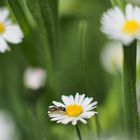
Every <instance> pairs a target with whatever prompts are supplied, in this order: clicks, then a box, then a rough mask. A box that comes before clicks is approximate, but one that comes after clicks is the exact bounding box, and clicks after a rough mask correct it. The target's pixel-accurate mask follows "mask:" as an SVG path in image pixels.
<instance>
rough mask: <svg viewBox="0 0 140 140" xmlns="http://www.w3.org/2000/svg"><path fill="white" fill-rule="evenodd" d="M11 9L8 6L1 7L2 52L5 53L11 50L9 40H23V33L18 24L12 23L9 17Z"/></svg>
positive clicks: (15, 41)
mask: <svg viewBox="0 0 140 140" xmlns="http://www.w3.org/2000/svg"><path fill="white" fill-rule="evenodd" d="M8 16H9V10H8V9H7V8H0V52H1V53H4V52H5V51H6V50H10V48H9V47H8V44H7V42H9V43H12V44H18V43H20V42H22V38H23V34H22V31H21V30H20V28H19V26H18V25H17V24H12V21H11V20H10V19H9V18H8Z"/></svg>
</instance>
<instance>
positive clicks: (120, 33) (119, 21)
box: [101, 4, 140, 45]
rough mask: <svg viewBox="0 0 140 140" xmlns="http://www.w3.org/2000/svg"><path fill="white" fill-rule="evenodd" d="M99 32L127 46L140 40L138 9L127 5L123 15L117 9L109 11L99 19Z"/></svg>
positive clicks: (139, 14) (139, 9) (139, 12)
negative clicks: (100, 25)
mask: <svg viewBox="0 0 140 140" xmlns="http://www.w3.org/2000/svg"><path fill="white" fill-rule="evenodd" d="M101 23H102V27H101V30H102V32H103V33H105V34H106V35H107V36H108V37H109V38H111V39H114V40H116V41H120V42H122V43H123V44H125V45H129V44H130V43H132V42H133V41H134V40H135V39H137V40H139V39H140V8H138V7H136V6H135V7H134V6H132V5H131V4H127V5H126V8H125V13H123V12H122V10H121V9H120V8H119V7H114V8H112V9H109V10H108V11H107V12H105V13H104V14H103V17H102V19H101Z"/></svg>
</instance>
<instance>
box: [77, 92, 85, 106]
mask: <svg viewBox="0 0 140 140" xmlns="http://www.w3.org/2000/svg"><path fill="white" fill-rule="evenodd" d="M84 98H85V94H83V95H80V97H79V102H78V105H81V103H82V102H83V100H84Z"/></svg>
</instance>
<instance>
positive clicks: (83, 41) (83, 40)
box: [79, 20, 88, 88]
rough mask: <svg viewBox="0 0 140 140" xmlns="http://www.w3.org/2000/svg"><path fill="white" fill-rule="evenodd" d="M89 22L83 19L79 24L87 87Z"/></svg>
mask: <svg viewBox="0 0 140 140" xmlns="http://www.w3.org/2000/svg"><path fill="white" fill-rule="evenodd" d="M87 27H88V23H87V21H85V20H83V21H81V22H80V25H79V46H80V47H81V48H80V50H81V56H82V69H83V76H84V80H85V87H86V88H87V85H88V79H87V75H88V74H87V73H88V72H87V69H86V68H87V66H86V33H87Z"/></svg>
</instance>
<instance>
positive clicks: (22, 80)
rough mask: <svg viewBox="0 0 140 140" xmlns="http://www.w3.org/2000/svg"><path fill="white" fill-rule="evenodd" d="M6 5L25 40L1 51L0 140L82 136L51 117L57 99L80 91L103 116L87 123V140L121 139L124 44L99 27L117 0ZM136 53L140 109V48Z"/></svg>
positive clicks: (26, 0) (33, 0)
mask: <svg viewBox="0 0 140 140" xmlns="http://www.w3.org/2000/svg"><path fill="white" fill-rule="evenodd" d="M129 2H133V3H134V4H137V5H140V1H139V0H132V1H131V0H129ZM5 6H6V7H8V8H9V10H10V11H11V15H10V17H11V18H12V19H13V22H17V23H18V24H19V25H20V27H21V29H22V31H23V33H24V41H23V42H22V43H21V44H20V45H11V44H9V45H10V48H11V51H10V52H6V53H4V54H0V140H77V135H76V132H75V128H74V127H73V126H71V125H70V124H69V125H61V124H56V123H55V122H50V120H49V118H48V115H47V111H48V106H49V105H50V104H51V102H52V101H53V100H56V101H61V95H70V94H72V95H75V93H76V92H79V93H81V94H82V93H85V94H86V95H87V96H89V97H93V98H94V99H95V100H97V101H98V109H97V111H98V115H96V116H95V117H93V118H91V119H90V120H88V124H87V125H84V124H81V125H80V128H81V132H82V136H83V138H84V140H92V139H95V140H96V139H97V140H98V139H101V140H106V139H107V140H120V139H121V138H122V137H123V130H124V128H123V115H122V114H123V113H122V106H123V105H122V82H121V76H122V62H123V55H122V48H121V45H120V44H119V43H116V42H112V41H111V40H108V39H107V38H106V37H105V35H103V34H102V33H101V31H100V18H101V16H102V14H103V12H104V11H106V10H107V9H108V8H109V7H111V4H110V1H109V0H86V1H85V0H59V1H58V0H53V1H52V0H46V1H45V0H13V1H11V0H7V1H6V0H0V7H5ZM85 25H86V31H85V34H84V36H85V37H84V42H85V44H84V46H83V45H82V41H81V38H80V37H81V32H80V31H81V29H82V26H85ZM137 54H138V56H137V64H138V67H137V93H138V109H139V112H140V69H139V68H140V67H139V66H140V56H139V55H140V50H139V49H138V53H137ZM139 114H140V113H139ZM122 139H123V138H122Z"/></svg>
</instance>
